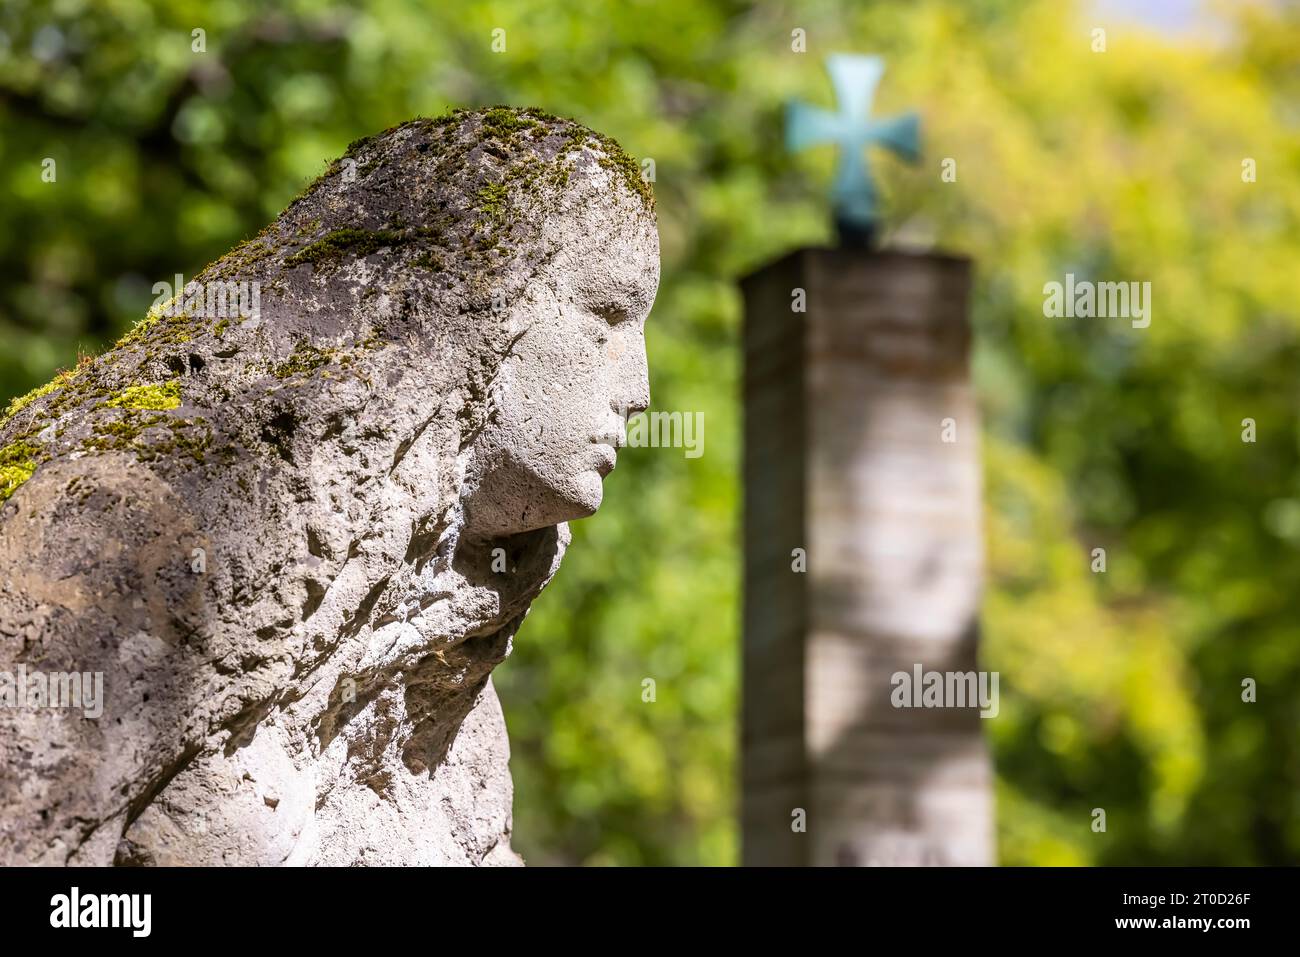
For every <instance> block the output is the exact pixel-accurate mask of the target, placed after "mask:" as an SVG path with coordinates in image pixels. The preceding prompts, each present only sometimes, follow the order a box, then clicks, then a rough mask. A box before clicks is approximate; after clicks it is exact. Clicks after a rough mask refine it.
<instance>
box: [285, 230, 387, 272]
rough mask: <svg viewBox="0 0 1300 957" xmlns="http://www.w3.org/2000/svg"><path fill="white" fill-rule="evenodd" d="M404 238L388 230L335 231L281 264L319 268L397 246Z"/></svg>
mask: <svg viewBox="0 0 1300 957" xmlns="http://www.w3.org/2000/svg"><path fill="white" fill-rule="evenodd" d="M404 238H405V237H403V235H402V234H401V233H399V232H396V231H394V230H391V229H336V230H334V231H333V232H330V233H327V234H326V235H325V236H324V238H322V239H318V240H316V242H314V243H312V244H311V245H309V246H304V247H303V248H302V249H300V250H298V251H297V252H296V253H294V254H293V255H292V256H290V257H289V258H288V259H286V260H285V261H284V264H285V266H301V265H303V264H304V263H310V264H311V265H313V266H319V265H323V264H326V263H334V262H337V261H338V260H340V259H343V258H344V257H345V256H346V257H355V256H368V255H370V254H371V253H373V252H376V251H377V250H380V249H383V248H384V247H385V246H396V245H398V244H400V243H401V242H402V241H403V239H404Z"/></svg>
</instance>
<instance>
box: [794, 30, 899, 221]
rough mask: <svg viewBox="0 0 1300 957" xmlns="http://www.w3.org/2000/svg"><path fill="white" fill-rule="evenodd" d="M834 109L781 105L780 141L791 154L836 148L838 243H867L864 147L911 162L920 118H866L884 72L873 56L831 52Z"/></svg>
mask: <svg viewBox="0 0 1300 957" xmlns="http://www.w3.org/2000/svg"><path fill="white" fill-rule="evenodd" d="M826 70H827V72H828V73H830V75H831V85H832V86H833V87H834V88H835V99H836V102H837V103H839V106H840V109H839V112H837V113H832V112H830V111H828V110H823V109H820V108H819V107H815V106H809V105H807V104H805V103H800V102H797V101H793V102H791V103H789V104H788V106H787V107H786V126H785V145H786V149H788V150H790V151H791V152H794V151H796V150H801V149H803V148H805V147H808V146H813V145H816V144H818V143H835V144H837V145H838V146H839V147H840V159H839V165H838V168H837V170H836V173H835V186H834V189H833V191H832V193H831V197H832V199H833V200H834V203H835V222H836V225H837V226H838V227H839V230H840V237H841V241H842V242H844V243H846V244H850V243H863V244H865V243H868V242H870V238H871V236H872V234H873V233H874V231H875V225H876V200H877V196H876V188H875V186H874V185H873V184H872V182H871V174H870V172H869V170H868V168H867V160H866V156H865V154H866V148H867V147H868V146H870V145H872V144H874V143H879V144H880V145H882V146H886V147H888V148H889V149H890V150H892V151H893V152H895V153H897V154H898V155H899V156H902V157H903V158H905V159H907V160H910V161H913V162H915V161H916V160H917V159H918V158H919V157H920V154H921V145H920V130H921V120H920V118H919V117H918V116H917V115H916V114H915V113H907V114H904V115H903V116H897V117H893V118H892V119H888V120H873V119H871V118H870V116H869V113H870V111H871V101H872V98H873V97H874V96H875V93H876V86H877V84H879V83H880V77H881V76H882V75H883V74H884V72H885V62H884V61H883V60H882V59H881V58H880V57H876V56H855V55H850V54H837V55H835V56H830V57H827V58H826Z"/></svg>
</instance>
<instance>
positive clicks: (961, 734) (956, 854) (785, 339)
mask: <svg viewBox="0 0 1300 957" xmlns="http://www.w3.org/2000/svg"><path fill="white" fill-rule="evenodd" d="M828 66H829V71H830V74H831V79H832V82H833V85H834V88H835V92H836V96H837V98H838V101H839V104H840V105H841V109H840V111H839V112H836V113H831V112H827V111H824V110H819V109H816V108H813V107H808V106H805V105H802V104H792V105H791V107H790V111H789V115H788V123H787V142H788V146H789V147H790V148H791V149H799V148H803V147H805V146H808V145H812V144H815V143H820V142H832V143H835V144H837V145H838V146H839V147H840V154H839V170H838V173H837V176H836V181H835V186H834V192H833V198H834V206H835V219H836V227H837V232H838V234H839V240H840V243H839V246H838V248H834V249H817V248H809V249H799V250H796V251H794V252H791V253H790V254H788V255H787V256H785V257H783V258H782V259H780V260H778V261H776V262H774V263H771V264H770V265H768V266H766V267H764V268H763V269H761V270H759V271H758V272H756V273H755V274H753V275H751V276H749V277H747V278H746V279H745V280H744V282H743V284H742V285H743V290H744V299H745V330H744V351H745V374H744V400H745V460H744V461H745V464H744V470H745V472H744V487H745V517H744V527H745V542H746V544H745V601H744V665H743V709H742V710H743V740H742V767H743V771H742V794H743V796H742V804H743V808H742V836H743V854H742V856H743V861H744V863H745V864H749V865H768V864H782V865H828V864H829V865H836V864H838V865H869V864H941V865H946V864H976V865H979V864H991V863H993V835H992V772H991V768H990V763H989V758H988V754H987V750H986V748H985V746H984V743H983V738H982V734H981V732H982V728H981V724H982V722H981V720H980V709H979V707H978V706H977V704H976V703H975V702H974V701H970V702H967V706H964V707H956V706H953V704H954V702H953V700H952V692H953V690H954V687H956V686H960V685H961V683H962V678H963V676H964V677H965V678H966V680H967V681H968V682H969V681H971V680H977V679H978V675H977V674H976V672H977V669H978V667H979V666H978V664H977V662H976V642H977V635H978V614H979V599H980V588H981V565H982V543H981V528H980V461H979V453H978V436H979V432H978V424H977V411H976V404H975V399H974V396H973V394H972V390H971V384H970V375H969V362H968V359H969V347H970V323H969V319H968V316H967V300H968V293H969V286H970V262H969V261H968V260H966V259H963V258H958V257H953V256H946V255H936V254H932V253H914V252H903V251H897V250H881V249H876V248H874V246H873V244H874V241H875V239H876V236H877V228H876V227H877V222H878V218H877V197H876V193H875V190H874V188H873V186H872V183H871V180H870V178H869V174H868V170H867V166H866V161H865V156H864V154H865V150H866V147H868V146H869V145H876V144H878V145H882V146H885V147H887V148H889V149H890V150H892V151H893V152H895V153H897V154H899V155H901V156H903V157H905V158H908V159H915V158H916V157H917V156H918V155H919V144H918V140H919V122H918V119H917V118H916V116H915V115H907V116H903V117H898V118H894V119H888V120H876V119H873V118H870V116H869V111H870V105H871V100H872V96H873V94H874V91H875V87H876V85H877V83H878V82H879V80H880V77H881V74H882V73H883V71H884V67H883V64H882V62H881V61H880V60H879V59H878V58H875V57H857V56H837V57H831V58H830V60H829V63H828ZM932 672H937V673H939V674H940V679H942V678H943V676H944V675H948V676H949V677H948V679H947V682H946V685H945V686H944V687H943V688H940V689H939V690H938V692H937V694H935V695H934V696H930V697H928V698H927V699H926V701H928V703H931V704H933V703H934V702H935V701H938V702H939V704H941V705H944V706H937V707H935V706H932V707H925V706H921V705H922V704H923V696H922V688H921V687H919V686H918V687H916V688H915V689H914V693H913V689H912V687H911V685H912V683H913V682H914V680H915V679H917V678H919V677H920V676H921V675H923V674H928V673H932ZM959 673H960V674H959ZM899 675H905V676H906V680H904V679H903V678H900V677H896V676H899ZM954 679H955V680H954ZM904 685H906V686H907V687H906V688H904V687H903V686H904ZM966 687H970V686H969V684H968V685H966ZM993 687H994V689H996V686H993ZM932 690H933V689H932ZM900 702H901V703H903V704H908V705H910V704H916V705H918V706H916V707H911V706H904V707H900V706H897V705H898V704H899V703H900ZM995 702H996V697H995V696H994V703H995ZM985 710H986V712H988V713H990V714H991V713H992V710H993V709H992V707H989V708H986V709H985Z"/></svg>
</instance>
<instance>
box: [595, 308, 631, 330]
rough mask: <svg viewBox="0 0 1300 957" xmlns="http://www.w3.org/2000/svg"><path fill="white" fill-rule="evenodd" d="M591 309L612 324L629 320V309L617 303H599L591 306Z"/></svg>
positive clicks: (615, 324)
mask: <svg viewBox="0 0 1300 957" xmlns="http://www.w3.org/2000/svg"><path fill="white" fill-rule="evenodd" d="M591 311H592V312H594V313H595V314H596V315H598V316H600V318H602V319H604V320H605V321H606V322H607V323H609V324H610V325H611V326H617V325H618V324H619V323H620V322H624V321H626V320H627V311H626V310H625V309H624V308H623V307H622V306H620V305H618V304H617V303H613V302H607V303H598V304H597V305H594V306H592V307H591Z"/></svg>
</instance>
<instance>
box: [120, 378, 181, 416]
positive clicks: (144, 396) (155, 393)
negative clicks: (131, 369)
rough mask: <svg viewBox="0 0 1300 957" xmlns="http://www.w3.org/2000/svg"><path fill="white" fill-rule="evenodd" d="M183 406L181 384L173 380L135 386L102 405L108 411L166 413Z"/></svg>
mask: <svg viewBox="0 0 1300 957" xmlns="http://www.w3.org/2000/svg"><path fill="white" fill-rule="evenodd" d="M180 404H181V384H180V382H179V381H178V380H176V379H172V380H171V381H170V382H164V383H162V384H160V385H133V386H131V387H130V388H127V389H124V390H122V391H121V392H119V393H118V394H117V395H115V396H113V398H111V399H109V400H108V401H107V402H105V403H103V404H102V407H103V408H108V409H129V410H133V411H146V410H150V411H165V410H167V409H175V408H177V407H178V406H179V405H180Z"/></svg>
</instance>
